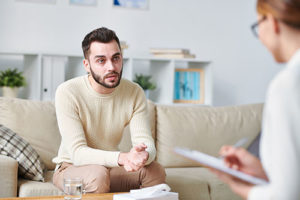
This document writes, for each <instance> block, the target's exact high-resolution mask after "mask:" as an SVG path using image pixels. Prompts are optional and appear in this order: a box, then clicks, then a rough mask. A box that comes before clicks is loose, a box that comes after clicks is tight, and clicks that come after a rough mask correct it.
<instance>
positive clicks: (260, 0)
mask: <svg viewBox="0 0 300 200" xmlns="http://www.w3.org/2000/svg"><path fill="white" fill-rule="evenodd" d="M256 8H257V12H258V13H259V14H261V15H266V14H271V15H273V16H274V17H275V18H276V19H278V20H279V21H281V22H283V23H285V24H286V25H289V26H291V27H293V28H296V29H300V0H257V7H256Z"/></svg>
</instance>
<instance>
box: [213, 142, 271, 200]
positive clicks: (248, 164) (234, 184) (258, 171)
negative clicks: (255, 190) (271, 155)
mask: <svg viewBox="0 0 300 200" xmlns="http://www.w3.org/2000/svg"><path fill="white" fill-rule="evenodd" d="M220 155H221V156H223V157H224V163H225V165H226V166H228V167H230V168H233V169H235V170H239V171H241V172H244V173H246V174H249V175H252V176H255V177H259V178H262V179H265V180H268V178H267V176H266V174H265V172H264V170H263V167H262V165H261V162H260V161H259V160H258V158H256V157H255V156H253V155H252V154H250V153H249V152H248V151H246V150H245V149H243V148H235V147H233V146H223V147H222V148H221V150H220ZM209 169H210V171H211V172H213V173H214V174H216V175H217V176H218V177H219V178H220V179H221V180H222V181H224V182H225V183H227V184H228V185H229V186H230V188H231V189H232V190H233V191H234V192H235V193H237V194H238V195H240V196H241V197H242V198H244V199H247V197H248V193H249V191H250V190H251V188H252V187H253V185H252V184H250V183H247V182H245V181H242V180H240V179H238V178H235V177H233V176H231V175H229V174H227V173H224V172H221V171H219V170H216V169H212V168H209Z"/></svg>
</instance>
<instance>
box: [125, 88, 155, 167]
mask: <svg viewBox="0 0 300 200" xmlns="http://www.w3.org/2000/svg"><path fill="white" fill-rule="evenodd" d="M129 127H130V133H131V141H132V145H133V146H136V145H138V144H140V143H144V144H145V145H147V149H146V151H147V152H148V153H149V158H148V161H147V162H146V165H148V164H150V163H151V162H152V161H153V160H154V159H155V156H156V149H155V145H154V140H153V138H152V135H151V131H150V125H149V118H148V107H147V100H146V97H145V94H144V91H143V90H142V89H141V88H140V87H138V89H137V95H136V99H135V102H134V109H133V114H132V118H131V120H130V125H129Z"/></svg>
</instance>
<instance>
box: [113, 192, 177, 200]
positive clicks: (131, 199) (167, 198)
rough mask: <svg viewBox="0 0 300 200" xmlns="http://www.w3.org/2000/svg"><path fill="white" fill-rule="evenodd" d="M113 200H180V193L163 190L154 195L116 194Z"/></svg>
mask: <svg viewBox="0 0 300 200" xmlns="http://www.w3.org/2000/svg"><path fill="white" fill-rule="evenodd" d="M113 200H178V193H175V192H166V191H161V192H159V193H156V194H152V195H143V194H138V193H126V194H115V195H114V198H113Z"/></svg>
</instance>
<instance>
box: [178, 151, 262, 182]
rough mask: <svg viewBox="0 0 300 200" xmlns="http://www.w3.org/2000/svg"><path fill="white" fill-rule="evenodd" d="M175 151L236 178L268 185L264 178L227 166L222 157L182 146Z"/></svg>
mask: <svg viewBox="0 0 300 200" xmlns="http://www.w3.org/2000/svg"><path fill="white" fill-rule="evenodd" d="M174 152H175V153H177V154H179V155H181V156H184V157H186V158H189V159H191V160H194V161H196V162H198V163H200V164H202V165H205V166H208V167H212V168H215V169H217V170H220V171H222V172H225V173H227V174H230V175H232V176H234V177H236V178H239V179H241V180H243V181H246V182H248V183H252V184H254V185H266V184H268V182H267V181H266V180H264V179H261V178H257V177H254V176H251V175H249V174H245V173H243V172H241V171H238V170H234V169H232V168H229V167H227V166H226V165H224V162H223V160H222V159H219V158H216V157H213V156H210V155H208V154H205V153H202V152H199V151H196V150H190V149H187V148H180V147H175V148H174Z"/></svg>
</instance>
